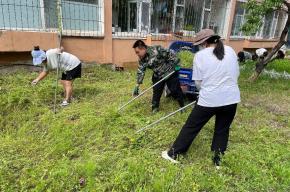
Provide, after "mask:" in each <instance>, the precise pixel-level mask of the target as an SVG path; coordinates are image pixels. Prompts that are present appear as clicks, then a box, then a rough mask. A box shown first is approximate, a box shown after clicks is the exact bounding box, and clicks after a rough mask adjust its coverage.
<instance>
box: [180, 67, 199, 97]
mask: <svg viewBox="0 0 290 192" xmlns="http://www.w3.org/2000/svg"><path fill="white" fill-rule="evenodd" d="M179 82H180V84H181V86H187V91H186V93H189V94H194V93H197V89H196V87H195V84H194V81H193V80H192V69H187V68H181V69H180V71H179Z"/></svg>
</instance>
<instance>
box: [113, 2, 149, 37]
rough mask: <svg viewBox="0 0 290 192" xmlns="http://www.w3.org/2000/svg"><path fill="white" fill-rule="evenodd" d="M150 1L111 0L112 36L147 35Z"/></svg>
mask: <svg viewBox="0 0 290 192" xmlns="http://www.w3.org/2000/svg"><path fill="white" fill-rule="evenodd" d="M150 6H151V0H113V7H112V11H113V26H112V28H113V35H114V36H133V37H134V36H138V34H143V35H142V36H144V35H145V34H147V33H149V30H150Z"/></svg>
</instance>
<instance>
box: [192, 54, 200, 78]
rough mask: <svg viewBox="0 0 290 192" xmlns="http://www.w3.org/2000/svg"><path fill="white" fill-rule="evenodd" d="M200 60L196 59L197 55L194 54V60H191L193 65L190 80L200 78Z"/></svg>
mask: <svg viewBox="0 0 290 192" xmlns="http://www.w3.org/2000/svg"><path fill="white" fill-rule="evenodd" d="M199 65H200V62H199V59H198V55H195V57H194V61H193V66H192V80H199V81H201V80H202V73H201V70H200V67H199Z"/></svg>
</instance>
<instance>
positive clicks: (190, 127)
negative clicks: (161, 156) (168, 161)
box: [168, 105, 215, 159]
mask: <svg viewBox="0 0 290 192" xmlns="http://www.w3.org/2000/svg"><path fill="white" fill-rule="evenodd" d="M214 114H215V108H209V107H202V106H199V105H196V106H195V107H194V109H193V110H192V112H191V114H190V115H189V117H188V119H187V121H186V123H185V125H184V126H183V127H182V129H181V131H180V133H179V135H178V137H177V138H176V140H175V142H174V143H173V145H172V147H171V148H170V150H169V151H168V155H169V156H170V157H172V158H174V159H175V158H176V157H177V155H179V154H181V153H185V152H186V151H187V150H188V148H189V147H190V145H191V143H192V142H193V140H194V138H195V137H196V136H197V134H198V133H199V131H200V130H201V128H202V127H203V126H204V125H205V124H206V123H207V122H208V121H209V120H210V118H211V117H212V116H213V115H214Z"/></svg>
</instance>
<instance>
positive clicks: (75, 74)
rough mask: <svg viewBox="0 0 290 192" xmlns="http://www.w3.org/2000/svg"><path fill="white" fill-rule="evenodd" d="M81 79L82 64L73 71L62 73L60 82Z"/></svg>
mask: <svg viewBox="0 0 290 192" xmlns="http://www.w3.org/2000/svg"><path fill="white" fill-rule="evenodd" d="M81 77H82V64H81V63H80V64H79V65H78V66H76V67H75V68H74V69H72V70H70V71H66V72H64V73H62V76H61V80H66V81H71V80H74V79H76V78H81Z"/></svg>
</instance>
